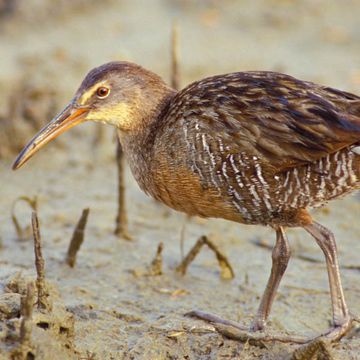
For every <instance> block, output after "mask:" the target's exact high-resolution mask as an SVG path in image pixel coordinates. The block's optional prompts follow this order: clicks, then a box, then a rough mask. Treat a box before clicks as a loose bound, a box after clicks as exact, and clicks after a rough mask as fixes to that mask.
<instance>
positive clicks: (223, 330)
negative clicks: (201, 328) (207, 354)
mask: <svg viewBox="0 0 360 360" xmlns="http://www.w3.org/2000/svg"><path fill="white" fill-rule="evenodd" d="M185 315H186V316H191V317H195V318H197V319H201V320H205V321H208V322H210V323H212V324H213V325H214V327H215V329H216V330H217V332H219V333H220V334H221V335H223V336H225V337H227V338H229V339H232V340H237V341H241V342H249V343H250V344H251V345H254V346H260V347H264V346H265V345H264V343H266V342H271V341H279V342H284V343H295V344H305V343H307V342H309V341H310V339H309V338H305V337H297V336H288V335H270V334H266V333H264V332H260V331H256V332H255V331H254V325H252V327H251V328H250V330H249V329H248V328H247V327H245V326H243V325H241V324H238V323H237V322H235V321H231V320H225V319H222V318H220V317H218V316H216V315H212V314H209V313H205V312H203V311H199V310H195V311H190V312H188V313H186V314H185Z"/></svg>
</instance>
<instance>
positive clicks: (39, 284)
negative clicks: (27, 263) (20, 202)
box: [31, 211, 50, 309]
mask: <svg viewBox="0 0 360 360" xmlns="http://www.w3.org/2000/svg"><path fill="white" fill-rule="evenodd" d="M31 224H32V229H33V236H34V252H35V267H36V273H37V278H36V288H37V292H38V294H37V295H38V300H37V306H38V309H49V308H50V304H49V302H48V299H47V297H48V293H47V291H46V284H45V261H44V258H43V255H42V245H41V236H40V228H39V219H38V217H37V214H36V211H33V213H32V216H31Z"/></svg>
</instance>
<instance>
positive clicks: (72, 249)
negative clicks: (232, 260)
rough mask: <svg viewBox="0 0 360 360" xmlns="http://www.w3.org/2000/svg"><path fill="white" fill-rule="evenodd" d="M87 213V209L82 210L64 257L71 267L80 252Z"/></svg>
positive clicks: (88, 210)
mask: <svg viewBox="0 0 360 360" xmlns="http://www.w3.org/2000/svg"><path fill="white" fill-rule="evenodd" d="M89 212H90V209H89V208H86V209H84V210H83V212H82V214H81V217H80V219H79V221H78V223H77V225H76V227H75V230H74V232H73V235H72V237H71V240H70V244H69V248H68V251H67V256H66V262H67V264H68V265H69V266H71V267H74V266H75V263H76V255H77V253H78V251H79V250H80V247H81V244H82V243H83V241H84V233H85V227H86V223H87V219H88V216H89Z"/></svg>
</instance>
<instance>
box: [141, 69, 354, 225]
mask: <svg viewBox="0 0 360 360" xmlns="http://www.w3.org/2000/svg"><path fill="white" fill-rule="evenodd" d="M358 145H360V97H358V96H356V95H353V94H350V93H346V92H342V91H340V90H336V89H332V88H329V87H324V86H320V85H317V84H314V83H311V82H305V81H300V80H297V79H295V78H293V77H291V76H288V75H284V74H279V73H275V72H239V73H233V74H228V75H220V76H214V77H210V78H206V79H204V80H201V81H198V82H195V83H193V84H191V85H189V86H188V87H186V88H185V89H183V90H182V91H180V92H179V93H177V94H176V95H175V97H174V98H172V99H171V101H170V104H169V105H168V108H167V109H166V113H165V114H162V117H161V120H159V122H158V123H157V135H156V139H155V146H154V149H156V150H155V156H154V158H153V159H154V166H153V172H154V174H155V178H156V175H158V177H157V178H156V179H157V180H156V181H155V183H156V184H157V186H156V189H155V190H154V191H151V189H150V190H149V189H146V186H145V190H147V191H148V192H150V193H152V195H153V196H155V197H157V198H158V199H159V200H161V201H163V202H165V203H166V204H168V205H169V206H171V207H173V208H175V209H177V210H182V211H185V212H187V213H190V214H197V215H202V216H206V217H208V216H209V217H223V218H227V219H230V220H236V221H240V222H245V223H263V224H287V225H290V226H291V224H293V225H294V226H295V225H298V224H297V222H298V221H299V220H298V219H297V218H296V216H297V215H298V213H299V210H301V209H305V208H306V207H308V206H318V205H321V204H322V203H324V202H326V201H327V200H330V199H333V198H336V197H338V196H340V195H343V194H345V193H347V192H349V191H351V190H352V189H354V188H357V187H359V179H360V156H359V155H358V153H359V147H358ZM169 149H176V150H175V152H176V153H172V152H171V151H169ZM157 159H158V161H157ZM164 159H166V160H164ZM173 169H178V170H177V171H176V173H174V170H173ZM181 169H183V171H181ZM186 169H188V170H189V171H188V174H187V173H186ZM190 169H191V170H190ZM164 174H166V175H164ZM190 174H195V175H196V179H194V178H192V177H191V175H190ZM197 181H198V182H199V184H200V185H199V186H198V188H199V191H198V192H195V191H194V190H193V189H194V188H196V186H195V185H194V182H197ZM179 192H181V194H180V195H179ZM174 194H178V195H179V196H174ZM224 199H225V200H224ZM214 204H215V205H216V206H215V205H214ZM214 208H215V209H216V210H214ZM234 212H236V213H237V215H238V217H236V216H234ZM295 215H296V216H295Z"/></svg>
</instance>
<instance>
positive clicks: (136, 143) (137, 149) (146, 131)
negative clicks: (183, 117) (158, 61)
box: [118, 87, 176, 193]
mask: <svg viewBox="0 0 360 360" xmlns="http://www.w3.org/2000/svg"><path fill="white" fill-rule="evenodd" d="M164 90H165V91H163V92H162V93H161V94H153V95H157V96H158V97H157V99H156V101H154V100H155V99H154V97H153V98H152V101H151V102H152V106H151V107H149V108H147V111H144V108H142V109H139V110H143V111H141V114H138V116H140V117H141V119H139V121H137V122H136V123H137V124H139V126H137V127H136V128H132V129H131V130H123V129H120V128H118V135H119V138H120V142H121V146H122V148H123V151H124V153H125V156H126V158H127V160H128V163H129V165H130V168H131V171H132V173H133V175H134V177H135V179H136V181H137V182H138V184H139V186H140V187H141V189H142V190H143V191H145V192H146V193H147V192H149V190H150V189H149V186H150V184H149V183H148V178H149V177H148V174H149V172H150V171H151V164H152V157H153V152H154V142H155V139H156V137H157V136H158V134H159V133H160V132H161V129H162V123H163V118H164V115H165V113H166V111H167V109H168V106H169V104H170V102H171V100H172V98H173V97H174V95H175V94H176V91H175V90H173V89H171V88H169V87H166V89H164ZM159 95H161V96H159Z"/></svg>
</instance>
